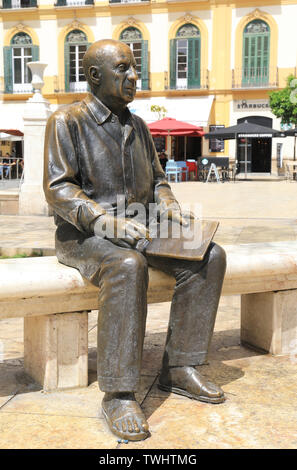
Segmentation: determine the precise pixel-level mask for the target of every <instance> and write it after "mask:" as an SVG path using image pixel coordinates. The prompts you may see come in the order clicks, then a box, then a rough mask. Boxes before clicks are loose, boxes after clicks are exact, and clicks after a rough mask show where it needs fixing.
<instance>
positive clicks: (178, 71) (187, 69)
mask: <svg viewBox="0 0 297 470" xmlns="http://www.w3.org/2000/svg"><path fill="white" fill-rule="evenodd" d="M200 46H201V45H200V31H199V29H198V28H197V27H196V26H195V25H193V24H191V23H188V24H185V25H183V26H182V27H181V28H179V30H178V31H177V34H176V37H175V38H174V39H171V41H170V88H172V89H189V88H200Z"/></svg>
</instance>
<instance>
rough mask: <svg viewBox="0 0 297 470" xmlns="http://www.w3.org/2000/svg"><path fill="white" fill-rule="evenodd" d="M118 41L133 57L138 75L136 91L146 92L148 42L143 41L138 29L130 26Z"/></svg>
mask: <svg viewBox="0 0 297 470" xmlns="http://www.w3.org/2000/svg"><path fill="white" fill-rule="evenodd" d="M120 41H122V42H124V43H125V44H127V45H128V46H129V47H130V48H131V50H132V52H133V55H134V57H135V61H136V71H137V75H138V80H137V89H139V90H148V89H149V83H148V41H144V40H143V39H142V34H141V32H140V31H139V29H137V28H133V27H132V26H131V27H129V28H126V29H125V30H124V31H122V33H121V36H120Z"/></svg>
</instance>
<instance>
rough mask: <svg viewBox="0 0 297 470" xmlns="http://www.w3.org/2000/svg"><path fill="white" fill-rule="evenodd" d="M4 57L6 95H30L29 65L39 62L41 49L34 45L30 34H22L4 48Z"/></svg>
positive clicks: (17, 35) (18, 34)
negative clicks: (29, 63) (32, 62)
mask: <svg viewBox="0 0 297 470" xmlns="http://www.w3.org/2000/svg"><path fill="white" fill-rule="evenodd" d="M3 56H4V82H5V93H30V92H31V91H32V85H31V80H32V76H31V71H30V69H29V68H28V67H27V63H28V62H31V61H36V60H39V47H38V46H34V45H33V44H32V39H31V37H30V36H29V34H27V33H23V32H20V33H17V34H15V35H14V36H13V38H12V40H11V41H10V46H5V47H4V51H3Z"/></svg>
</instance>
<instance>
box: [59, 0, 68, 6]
mask: <svg viewBox="0 0 297 470" xmlns="http://www.w3.org/2000/svg"><path fill="white" fill-rule="evenodd" d="M57 5H58V7H63V6H65V5H66V0H58V1H57Z"/></svg>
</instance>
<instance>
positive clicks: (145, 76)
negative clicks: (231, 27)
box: [141, 40, 149, 90]
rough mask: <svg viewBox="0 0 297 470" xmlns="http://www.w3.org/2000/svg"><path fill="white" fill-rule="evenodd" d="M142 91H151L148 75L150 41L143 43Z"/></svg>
mask: <svg viewBox="0 0 297 470" xmlns="http://www.w3.org/2000/svg"><path fill="white" fill-rule="evenodd" d="M141 89H142V90H148V89H149V75H148V41H147V40H145V41H144V40H143V41H141Z"/></svg>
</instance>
